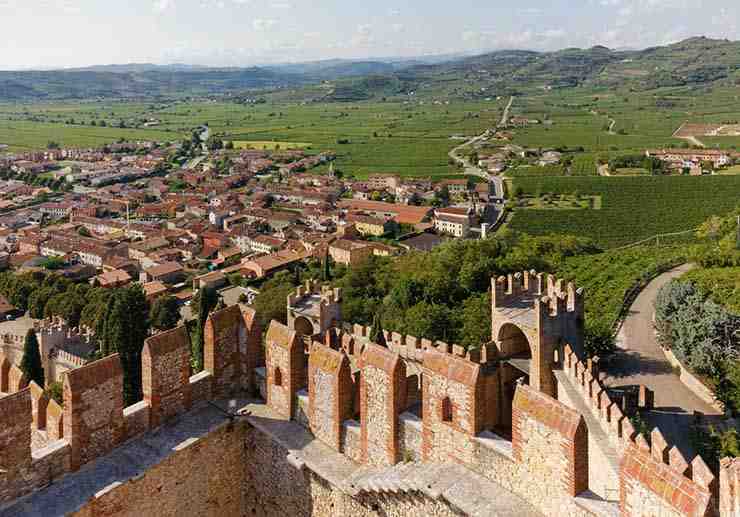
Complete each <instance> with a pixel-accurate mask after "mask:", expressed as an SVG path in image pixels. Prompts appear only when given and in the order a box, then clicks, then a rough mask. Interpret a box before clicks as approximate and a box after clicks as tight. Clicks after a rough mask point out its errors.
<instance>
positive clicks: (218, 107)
mask: <svg viewBox="0 0 740 517" xmlns="http://www.w3.org/2000/svg"><path fill="white" fill-rule="evenodd" d="M504 103H505V101H503V100H502V101H491V102H482V101H480V102H463V101H457V102H450V103H449V104H444V103H431V102H414V103H410V102H399V101H395V102H358V103H321V104H319V103H312V104H301V103H265V104H257V105H241V104H235V103H231V102H208V101H198V102H174V101H168V102H152V103H150V104H145V103H123V102H121V103H116V102H110V101H109V102H85V103H79V104H75V103H58V104H44V103H39V104H19V105H15V104H4V105H0V143H3V144H8V145H10V149H9V150H10V151H20V150H26V149H31V148H44V147H45V146H46V144H47V143H48V142H49V141H51V140H54V141H57V142H59V143H60V144H61V145H69V146H87V145H101V144H103V143H108V142H112V141H115V140H117V139H119V138H131V139H154V140H172V139H176V138H182V137H183V136H187V135H189V134H190V133H191V132H192V131H193V129H195V128H196V127H197V126H199V125H202V124H208V125H209V127H210V128H211V130H212V132H213V133H214V134H215V135H219V136H222V137H223V138H224V139H226V140H233V141H243V142H255V143H266V144H268V145H271V143H272V142H285V143H292V142H295V143H310V146H311V151H312V152H320V151H324V150H333V151H335V152H336V153H337V161H336V163H335V167H337V168H339V169H341V170H342V171H343V172H345V173H348V174H352V175H354V176H356V177H360V178H361V177H366V176H367V175H368V174H371V173H375V172H381V173H382V172H388V173H398V174H400V175H403V176H443V175H449V174H454V173H457V172H458V170H457V168H455V167H454V166H451V165H450V164H449V163H448V161H449V159H448V156H447V153H448V152H449V151H450V149H452V148H453V147H455V146H456V145H459V141H456V140H453V139H452V138H451V137H453V136H462V137H469V136H474V135H479V134H481V133H482V132H484V131H485V130H486V129H488V128H490V127H493V126H495V124H496V122H497V121H498V120H499V119H500V117H501V112H502V110H503V107H504ZM70 120H74V121H75V124H74V125H72V124H68V123H65V122H68V121H70ZM102 121H104V122H105V124H106V126H107V127H104V128H103V127H100V123H101V122H102ZM93 122H95V124H96V125H95V126H93V125H92V123H93ZM121 122H123V124H124V125H126V126H127V128H134V129H118V128H117V127H115V126H119V125H121ZM147 123H148V124H154V125H153V126H151V127H147V128H145V127H144V124H147ZM111 126H114V127H111ZM281 147H282V146H281Z"/></svg>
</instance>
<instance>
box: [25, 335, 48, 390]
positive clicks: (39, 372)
mask: <svg viewBox="0 0 740 517" xmlns="http://www.w3.org/2000/svg"><path fill="white" fill-rule="evenodd" d="M21 371H22V372H23V373H24V374H25V375H26V378H27V379H28V381H29V382H31V381H34V382H35V383H36V384H38V385H39V386H41V387H42V388H43V387H44V367H43V366H42V364H41V352H40V351H39V342H38V339H36V331H35V330H33V329H29V330H28V333H27V334H26V340H25V341H24V342H23V359H21Z"/></svg>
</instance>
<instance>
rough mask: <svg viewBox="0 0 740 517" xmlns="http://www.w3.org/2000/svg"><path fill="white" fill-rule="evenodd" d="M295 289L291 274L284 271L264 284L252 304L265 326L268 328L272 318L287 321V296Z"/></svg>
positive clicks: (282, 321)
mask: <svg viewBox="0 0 740 517" xmlns="http://www.w3.org/2000/svg"><path fill="white" fill-rule="evenodd" d="M294 290H295V286H294V285H293V282H292V278H291V274H290V273H289V272H288V271H282V272H280V273H278V274H276V275H275V276H274V277H273V278H271V279H270V280H268V281H267V282H265V283H264V284H263V285H262V288H261V289H260V292H259V294H258V295H257V296H256V297H255V298H254V303H253V304H252V306H253V307H254V310H255V311H256V312H257V318H258V319H259V322H260V325H262V327H263V328H267V327H268V326H269V325H270V322H271V321H272V320H275V321H278V322H280V323H283V324H285V323H287V317H288V311H287V302H286V300H287V298H288V295H289V294H292V293H293V291H294Z"/></svg>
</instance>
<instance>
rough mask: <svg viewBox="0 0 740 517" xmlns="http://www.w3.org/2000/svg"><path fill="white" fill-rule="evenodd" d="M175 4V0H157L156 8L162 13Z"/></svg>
mask: <svg viewBox="0 0 740 517" xmlns="http://www.w3.org/2000/svg"><path fill="white" fill-rule="evenodd" d="M174 5H175V3H174V2H173V0H155V2H154V10H155V11H158V12H160V13H162V12H164V11H166V10H167V9H169V8H170V7H173V6H174Z"/></svg>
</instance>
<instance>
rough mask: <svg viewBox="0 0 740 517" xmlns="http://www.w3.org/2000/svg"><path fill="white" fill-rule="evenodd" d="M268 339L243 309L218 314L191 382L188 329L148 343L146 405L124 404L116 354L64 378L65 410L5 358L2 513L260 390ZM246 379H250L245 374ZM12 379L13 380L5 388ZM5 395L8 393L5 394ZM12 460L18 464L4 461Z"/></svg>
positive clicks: (0, 409) (0, 417)
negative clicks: (134, 442) (197, 413)
mask: <svg viewBox="0 0 740 517" xmlns="http://www.w3.org/2000/svg"><path fill="white" fill-rule="evenodd" d="M260 342H261V332H260V330H259V329H258V328H257V326H256V324H255V318H254V311H252V310H251V309H244V312H242V311H241V310H240V308H239V306H233V307H229V308H227V309H224V310H222V311H217V312H215V313H213V314H211V316H209V319H208V322H207V324H206V333H205V347H204V363H205V365H206V369H205V370H204V371H203V372H200V373H198V374H196V375H190V338H189V336H188V333H187V331H186V330H185V328H184V327H178V328H176V329H174V330H171V331H168V332H163V333H161V334H157V335H155V336H152V337H150V338H148V339H147V340H146V342H145V345H144V350H143V352H142V387H143V393H144V399H143V400H142V401H140V402H138V403H136V404H134V405H132V406H129V407H124V404H123V371H122V369H121V362H120V358H119V356H118V355H117V354H114V355H111V356H108V357H106V358H104V359H100V360H98V361H94V362H91V363H87V364H85V365H82V366H80V367H78V368H76V369H73V370H70V371H68V372H66V373H65V375H64V404H63V405H62V406H60V405H59V404H57V403H56V402H55V401H53V400H48V398H47V397H46V396H45V394H44V391H43V389H41V387H39V386H37V385H36V384H35V383H33V382H31V383H30V386H28V387H27V386H26V385H27V384H28V383H27V382H26V381H25V380H24V379H23V378H22V374H20V375H19V373H20V370H19V369H18V368H17V367H15V366H10V365H9V363H8V361H7V359H5V358H4V357H0V363H1V364H2V365H3V367H2V371H4V372H9V373H6V374H4V375H3V377H2V379H3V382H7V385H6V386H5V387H6V388H11V389H9V390H8V391H6V393H8V392H14V393H13V394H12V395H8V396H4V397H0V422H2V426H3V427H4V426H6V423H7V422H17V423H18V425H16V426H15V427H13V428H12V432H7V429H0V507H2V505H3V504H5V503H7V502H9V501H11V500H13V499H16V498H18V497H21V496H23V495H25V494H27V493H29V492H33V491H34V490H36V489H38V488H39V487H41V486H44V485H46V484H48V483H49V482H51V481H53V480H55V479H56V478H57V477H60V476H63V475H64V474H66V473H68V472H74V471H76V470H78V469H80V468H81V467H82V466H83V465H85V464H87V463H89V462H91V461H93V460H95V459H97V458H100V457H101V456H104V455H106V454H108V453H109V452H111V451H112V450H113V449H114V448H116V447H118V446H119V445H120V444H122V443H123V442H125V441H126V440H129V439H131V438H133V437H136V436H138V435H141V434H142V433H145V432H147V431H149V430H151V429H155V428H157V427H158V426H160V425H161V424H162V423H164V422H165V421H167V420H170V419H172V418H174V417H176V416H177V415H180V414H182V413H184V412H187V411H189V410H190V408H191V407H192V406H193V405H194V404H197V403H199V402H204V401H207V400H212V399H215V398H217V397H222V396H223V395H224V394H225V393H229V392H232V391H235V392H236V391H238V392H245V391H247V392H251V391H254V390H256V387H255V386H254V384H253V383H254V377H253V376H250V375H247V374H246V373H245V372H246V371H247V370H248V369H249V370H254V368H255V367H257V366H259V364H260V359H259V357H260V355H261V344H260ZM243 373H244V374H243ZM6 379H7V380H6ZM3 391H4V390H3ZM39 431H40V432H43V433H44V434H45V436H46V437H47V440H46V442H45V446H44V447H43V448H41V449H39V450H33V449H32V434H33V433H34V432H39ZM11 453H12V454H13V461H5V462H4V461H3V458H4V457H5V456H4V455H6V456H7V455H8V454H11Z"/></svg>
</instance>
